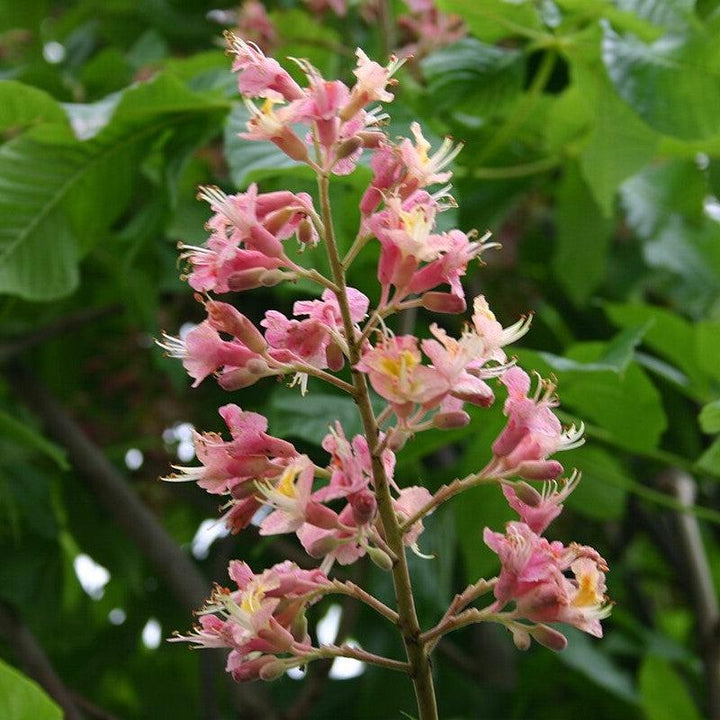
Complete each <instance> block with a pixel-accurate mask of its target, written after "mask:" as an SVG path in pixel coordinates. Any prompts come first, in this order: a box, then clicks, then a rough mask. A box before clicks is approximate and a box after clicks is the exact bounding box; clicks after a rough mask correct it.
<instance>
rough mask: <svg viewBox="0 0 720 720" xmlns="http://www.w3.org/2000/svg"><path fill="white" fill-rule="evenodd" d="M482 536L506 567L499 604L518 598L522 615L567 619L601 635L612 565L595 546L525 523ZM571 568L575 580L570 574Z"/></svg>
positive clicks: (497, 593) (498, 591)
mask: <svg viewBox="0 0 720 720" xmlns="http://www.w3.org/2000/svg"><path fill="white" fill-rule="evenodd" d="M483 537H484V540H485V543H486V545H488V547H490V549H491V550H493V551H494V552H496V553H497V554H498V556H499V558H500V562H501V566H502V567H501V571H500V576H499V579H498V582H497V584H496V585H495V588H494V593H495V597H496V598H497V600H498V603H499V604H500V607H502V606H504V605H506V604H507V603H508V602H510V601H514V602H515V606H516V612H517V614H518V615H519V616H520V617H524V618H526V619H528V620H532V621H536V622H552V621H555V620H557V621H560V622H566V623H568V624H570V625H574V626H575V627H577V628H579V629H580V630H584V631H585V632H589V633H591V634H592V635H596V636H597V637H601V636H602V628H601V627H600V620H601V619H602V618H604V617H607V616H608V615H609V613H610V607H609V605H608V604H607V601H606V598H605V596H604V591H605V581H604V579H605V575H604V571H605V570H607V565H606V563H605V561H604V560H603V559H602V557H600V555H598V553H597V552H596V551H595V550H593V549H592V548H588V547H584V546H579V545H571V546H570V547H568V548H566V547H564V546H563V545H562V543H559V542H557V541H556V542H548V541H547V540H546V539H545V538H541V537H539V536H538V535H537V534H535V533H534V532H533V531H532V530H531V529H530V528H529V527H528V526H527V525H526V524H524V523H520V522H509V523H508V524H507V526H506V533H505V535H501V534H500V533H496V532H492V531H491V530H490V529H489V528H485V532H484V536H483ZM568 569H569V570H571V571H572V572H573V574H574V575H575V579H574V580H568V579H567V578H566V577H565V575H564V573H565V572H566V571H567V570H568Z"/></svg>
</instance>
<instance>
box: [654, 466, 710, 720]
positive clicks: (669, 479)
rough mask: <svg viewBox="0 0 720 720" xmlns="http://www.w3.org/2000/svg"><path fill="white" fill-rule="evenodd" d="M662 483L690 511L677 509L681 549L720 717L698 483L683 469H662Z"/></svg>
mask: <svg viewBox="0 0 720 720" xmlns="http://www.w3.org/2000/svg"><path fill="white" fill-rule="evenodd" d="M660 483H661V484H662V485H663V486H665V487H666V488H667V491H668V492H669V493H670V494H671V495H672V496H673V497H675V499H676V500H677V501H678V502H679V503H680V504H681V505H683V506H684V507H686V508H688V512H683V513H676V515H675V518H676V526H677V533H678V535H679V536H680V537H679V540H680V542H679V545H680V550H681V552H682V554H683V561H684V565H685V566H686V568H687V573H688V579H689V592H690V597H691V600H692V603H693V605H694V610H695V612H694V615H695V618H696V619H697V633H698V639H699V642H700V649H701V652H702V656H703V663H704V665H705V678H706V682H707V703H708V711H709V717H713V718H720V609H719V608H718V598H717V594H716V592H715V587H714V585H713V579H712V574H711V572H710V565H709V563H708V558H707V554H706V552H705V547H704V545H703V541H702V537H701V536H700V526H699V524H698V520H697V518H696V517H695V516H694V515H692V514H691V512H689V510H690V508H692V507H693V505H694V504H695V497H696V494H697V487H696V485H695V481H694V480H693V478H692V477H691V476H690V475H688V474H687V473H685V472H682V471H681V470H675V469H671V470H668V471H667V472H665V473H663V474H662V476H661V477H660Z"/></svg>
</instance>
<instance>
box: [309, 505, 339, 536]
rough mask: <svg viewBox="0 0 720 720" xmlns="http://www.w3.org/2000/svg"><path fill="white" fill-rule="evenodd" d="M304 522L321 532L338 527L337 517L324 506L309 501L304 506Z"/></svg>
mask: <svg viewBox="0 0 720 720" xmlns="http://www.w3.org/2000/svg"><path fill="white" fill-rule="evenodd" d="M305 522H307V523H309V524H310V525H314V526H315V527H319V528H322V529H323V530H334V529H335V528H336V527H337V525H338V516H337V513H336V512H335V511H334V510H331V509H330V508H329V507H327V506H326V505H323V504H322V503H319V502H315V501H314V500H310V501H309V502H308V504H307V505H306V506H305Z"/></svg>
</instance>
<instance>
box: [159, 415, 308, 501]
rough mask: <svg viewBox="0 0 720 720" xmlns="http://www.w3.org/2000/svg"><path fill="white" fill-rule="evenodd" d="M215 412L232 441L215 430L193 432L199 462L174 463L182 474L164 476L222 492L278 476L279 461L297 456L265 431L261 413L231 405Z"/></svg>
mask: <svg viewBox="0 0 720 720" xmlns="http://www.w3.org/2000/svg"><path fill="white" fill-rule="evenodd" d="M219 412H220V415H221V417H222V418H223V420H224V421H225V424H226V425H227V427H228V429H229V430H230V434H231V436H232V440H230V441H228V442H226V441H223V439H222V436H221V435H219V434H218V433H195V434H194V442H195V452H196V454H197V457H198V460H199V461H200V462H201V463H202V464H201V465H200V466H199V467H178V466H175V467H174V469H175V470H178V471H180V472H181V473H182V475H181V476H180V477H172V478H166V479H169V480H191V481H194V482H197V483H198V485H199V486H200V487H202V488H204V489H205V490H207V491H208V492H210V493H213V494H223V493H228V492H231V491H233V490H234V489H235V488H236V487H237V486H238V485H239V484H241V483H243V482H245V481H247V480H250V479H255V478H268V477H275V476H277V475H279V474H280V473H282V472H283V467H284V465H283V463H282V461H283V460H287V459H292V458H295V457H297V456H298V452H297V450H296V449H295V447H294V446H293V445H292V443H289V442H287V441H286V440H281V439H280V438H276V437H273V436H271V435H268V434H267V433H266V432H265V431H266V430H267V419H266V418H264V417H263V416H262V415H259V414H258V413H254V412H244V411H243V410H241V409H240V408H239V407H238V406H237V405H234V404H229V405H224V406H223V407H221V408H220V410H219ZM278 461H280V462H278ZM258 507H259V505H258ZM255 509H257V508H255ZM253 513H254V511H253Z"/></svg>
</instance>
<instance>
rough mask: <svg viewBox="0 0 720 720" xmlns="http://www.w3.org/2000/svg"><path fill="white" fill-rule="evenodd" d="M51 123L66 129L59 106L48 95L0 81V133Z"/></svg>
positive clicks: (33, 88) (25, 86)
mask: <svg viewBox="0 0 720 720" xmlns="http://www.w3.org/2000/svg"><path fill="white" fill-rule="evenodd" d="M41 123H53V124H57V125H60V126H63V125H64V126H66V127H67V124H68V123H67V118H66V117H65V114H64V113H63V111H62V108H61V107H60V104H59V103H58V102H57V100H55V98H53V97H52V96H51V95H48V93H46V92H44V91H43V90H39V89H38V88H35V87H31V86H30V85H25V84H23V83H20V82H15V81H14V80H1V81H0V132H4V131H6V130H13V131H16V130H21V129H23V128H25V127H27V126H28V125H39V124H41Z"/></svg>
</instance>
